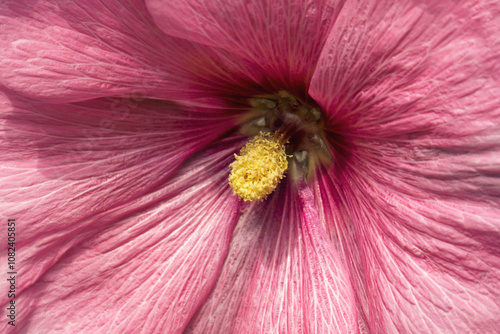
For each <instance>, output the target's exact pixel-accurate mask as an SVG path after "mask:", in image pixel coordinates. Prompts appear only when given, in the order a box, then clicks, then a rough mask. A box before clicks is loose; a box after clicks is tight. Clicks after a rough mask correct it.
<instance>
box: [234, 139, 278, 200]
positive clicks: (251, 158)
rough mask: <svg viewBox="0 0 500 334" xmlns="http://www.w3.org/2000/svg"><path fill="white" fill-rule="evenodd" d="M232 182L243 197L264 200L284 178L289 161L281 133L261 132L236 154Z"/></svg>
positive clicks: (237, 193)
mask: <svg viewBox="0 0 500 334" xmlns="http://www.w3.org/2000/svg"><path fill="white" fill-rule="evenodd" d="M234 157H235V159H236V160H235V161H234V162H233V163H232V164H231V165H230V167H231V174H230V175H229V185H230V186H231V188H232V189H233V192H234V194H235V195H238V197H239V198H240V199H242V200H244V201H250V202H255V201H263V200H264V199H266V198H267V196H268V195H269V194H271V193H272V192H273V191H274V189H276V187H277V186H278V184H279V182H280V181H281V179H283V177H284V175H285V173H286V171H287V169H288V161H287V157H288V156H287V154H286V153H285V142H284V139H283V137H282V136H275V135H271V134H270V133H267V132H260V133H259V134H258V135H257V136H255V137H253V138H252V139H251V140H250V141H248V142H247V143H246V144H245V146H243V148H242V149H241V151H240V155H236V154H235V155H234Z"/></svg>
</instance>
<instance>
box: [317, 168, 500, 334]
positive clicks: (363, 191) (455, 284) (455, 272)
mask: <svg viewBox="0 0 500 334" xmlns="http://www.w3.org/2000/svg"><path fill="white" fill-rule="evenodd" d="M498 162H499V161H498V159H497V166H498ZM376 167H380V166H373V168H376ZM440 167H444V166H440ZM401 176H406V175H404V174H403V175H401ZM401 176H400V178H399V179H393V180H394V181H393V182H394V184H393V185H389V184H388V183H384V182H381V181H377V178H388V177H389V171H388V170H387V169H385V170H384V169H383V168H381V169H380V173H379V174H375V173H372V174H370V175H367V177H365V178H364V177H362V176H360V175H356V173H355V172H354V171H353V170H352V169H351V168H349V172H347V171H346V172H345V173H344V174H342V175H341V176H339V177H335V178H334V177H331V176H326V175H325V177H323V178H322V179H321V180H320V189H321V193H320V194H319V195H318V200H320V201H322V203H323V204H324V212H323V213H322V214H321V216H322V217H323V218H324V219H325V220H324V221H325V224H327V225H328V226H329V230H330V232H331V238H332V239H333V240H334V242H335V243H336V244H337V245H338V247H339V248H341V249H342V252H341V254H342V258H343V259H344V261H345V262H346V263H348V264H349V267H350V268H349V269H350V273H351V276H352V277H356V286H357V288H356V292H357V298H358V300H360V308H361V310H362V313H363V314H364V315H365V316H366V319H365V321H366V323H367V325H368V328H369V330H370V332H373V333H495V332H496V329H497V327H498V321H499V320H500V317H499V314H500V303H499V300H500V293H499V291H500V290H499V287H500V284H499V283H500V259H499V257H498V254H499V253H500V246H499V245H500V243H499V240H500V219H499V217H500V207H499V205H498V201H497V200H495V199H494V197H493V196H492V197H491V198H490V203H487V202H482V201H480V200H476V201H469V200H464V199H463V198H462V197H464V194H465V192H466V191H467V190H466V189H462V190H457V189H456V191H455V193H453V191H452V188H454V187H453V185H450V186H449V187H448V188H443V189H442V192H443V193H445V194H443V195H437V194H435V193H431V192H426V191H425V190H426V189H419V188H417V187H409V186H408V184H406V181H405V179H404V177H403V178H402V177H401ZM418 176H420V177H422V175H418ZM347 177H349V183H347V182H344V181H342V180H345V178H347ZM443 178H447V179H448V181H450V183H455V185H456V184H457V183H458V180H457V179H458V177H457V175H453V173H452V172H451V173H446V175H443ZM414 179H416V177H414ZM440 179H441V178H437V180H438V181H439V180H440ZM427 181H428V182H430V181H431V180H427ZM462 183H463V186H464V187H465V186H467V185H468V186H469V187H471V188H472V187H473V186H474V184H473V182H470V183H469V182H467V181H462ZM496 185H497V187H498V181H497V182H496ZM497 189H498V188H497ZM410 191H411V192H413V194H410V193H409V192H410Z"/></svg>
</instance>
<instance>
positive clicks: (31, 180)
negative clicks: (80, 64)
mask: <svg viewBox="0 0 500 334" xmlns="http://www.w3.org/2000/svg"><path fill="white" fill-rule="evenodd" d="M0 110H1V114H0V116H1V137H0V140H1V143H0V150H1V151H0V154H1V156H2V166H1V168H0V198H2V201H1V203H0V212H1V215H2V217H4V218H6V217H9V218H15V219H16V220H17V222H18V226H17V233H18V238H17V240H18V241H17V242H18V243H17V246H18V249H17V251H16V254H17V259H18V273H19V276H20V277H22V279H21V280H19V281H18V285H17V291H18V292H21V291H23V290H24V289H25V288H26V287H28V286H29V285H31V284H33V283H34V282H35V281H36V280H37V279H38V278H39V277H40V276H41V275H42V274H43V273H44V272H45V271H46V270H47V269H48V268H50V267H51V266H52V265H53V264H54V263H55V262H57V261H58V260H59V259H60V258H61V256H62V255H63V254H64V253H65V252H67V251H68V250H69V249H71V248H72V247H76V246H77V245H79V244H80V243H82V242H83V241H85V240H87V239H89V238H92V237H93V236H95V235H98V234H101V233H103V231H104V230H107V229H113V228H114V227H116V224H117V222H119V221H121V220H122V219H123V218H124V217H127V216H130V215H131V214H133V213H135V212H139V211H140V210H142V209H144V208H147V207H149V206H151V205H155V204H156V201H158V200H160V199H159V198H157V197H154V196H151V195H150V194H151V193H152V192H154V191H156V189H158V188H159V187H161V186H162V185H163V184H164V183H165V182H166V181H167V180H168V179H169V178H170V176H171V175H172V173H173V172H174V171H175V170H176V169H177V168H178V166H179V165H181V164H182V163H183V162H184V160H186V159H187V158H188V157H190V156H191V155H192V154H194V153H196V152H198V151H200V150H202V149H204V148H205V147H206V146H207V145H209V144H210V143H211V142H213V141H215V140H217V139H218V138H219V137H220V136H221V135H223V134H224V133H226V132H228V131H230V130H231V128H232V127H233V125H234V119H233V118H232V117H231V114H229V113H227V112H225V111H223V110H221V109H214V110H207V109H201V108H199V109H193V108H188V107H182V106H180V105H176V104H173V103H167V102H162V101H154V100H144V99H142V100H138V99H137V100H134V99H122V98H112V99H104V98H102V99H97V100H92V101H87V102H81V103H73V104H58V105H51V104H45V103H34V102H28V101H25V100H21V99H17V100H15V99H14V98H13V95H11V100H10V101H9V100H7V99H5V98H4V99H2V100H1V107H0ZM185 218H186V220H187V219H188V217H187V216H186V217H185ZM186 223H187V222H186ZM0 238H1V239H0V241H2V242H3V241H5V238H6V235H5V234H4V235H1V236H0ZM6 244H7V243H6V242H3V243H2V245H3V246H2V247H5V246H6ZM6 255H7V253H6V252H2V253H1V254H0V260H1V261H4V263H6ZM5 284H6V281H5V280H2V283H1V284H0V285H1V286H2V287H4V286H5ZM6 299H7V295H6V294H5V295H2V296H1V297H0V300H1V301H3V302H5V300H6Z"/></svg>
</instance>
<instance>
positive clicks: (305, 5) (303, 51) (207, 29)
mask: <svg viewBox="0 0 500 334" xmlns="http://www.w3.org/2000/svg"><path fill="white" fill-rule="evenodd" d="M343 2H344V1H333V0H324V1H315V0H293V1H289V0H277V1H268V0H259V1H250V2H248V1H233V0H222V1H221V0H208V1H206V0H187V1H185V0H182V1H179V0H147V1H146V3H147V6H148V8H149V10H150V12H151V15H152V16H153V18H154V19H155V22H156V23H157V24H158V26H159V27H160V28H161V29H162V30H163V31H164V32H165V33H167V34H169V35H172V36H176V37H179V38H185V39H188V40H191V41H195V42H198V43H201V44H206V45H210V46H215V47H221V48H224V49H226V50H228V51H230V52H232V53H234V54H238V55H240V56H243V57H244V58H246V59H248V60H250V61H251V62H253V63H254V67H255V69H257V70H259V69H262V70H263V72H264V73H266V76H267V78H268V79H269V80H271V82H274V83H275V84H277V86H274V87H272V88H273V89H277V90H280V89H287V90H289V91H294V92H297V93H300V94H302V95H303V93H304V91H305V90H304V88H307V87H308V84H309V81H310V78H311V76H312V71H313V70H314V67H315V65H316V61H317V59H318V57H319V54H320V52H321V49H322V46H323V44H324V42H325V38H326V36H327V34H328V32H329V28H330V27H331V25H332V23H333V22H334V21H335V18H336V16H337V15H338V13H339V11H340V10H341V8H342V5H343Z"/></svg>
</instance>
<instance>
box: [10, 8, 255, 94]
mask: <svg viewBox="0 0 500 334" xmlns="http://www.w3.org/2000/svg"><path fill="white" fill-rule="evenodd" d="M0 53H1V54H2V59H0V82H1V83H2V84H3V85H4V86H6V87H8V88H9V89H12V90H14V91H16V92H18V93H20V94H23V95H24V96H25V97H29V98H33V99H37V100H42V101H50V102H74V101H82V100H88V99H92V98H99V97H103V96H115V95H117V94H135V95H140V96H145V97H150V98H159V99H164V100H180V99H186V98H193V97H198V96H207V95H208V94H209V93H210V92H213V91H214V90H216V88H217V87H218V88H220V87H221V86H222V87H224V88H228V87H233V86H236V87H241V86H244V87H243V88H245V89H246V90H248V89H251V87H249V86H248V85H250V86H251V85H252V84H253V83H254V82H255V81H259V80H261V79H260V76H261V74H259V73H257V72H256V71H252V72H250V71H247V70H246V69H245V66H246V65H245V64H244V62H240V61H239V60H238V59H236V58H235V57H233V56H230V55H228V54H227V53H224V52H218V51H217V50H215V49H214V48H210V47H205V46H201V45H198V44H196V43H191V42H188V41H186V40H181V39H178V38H173V37H170V36H166V35H165V34H164V33H163V32H162V31H161V30H160V29H158V28H157V27H156V24H155V23H154V22H153V20H152V18H151V16H150V14H149V12H148V11H147V9H146V8H145V4H144V3H143V1H140V0H126V1H117V0H113V1H101V0H91V1H64V0H49V1H36V0H20V1H17V0H15V1H14V0H12V1H11V0H8V1H3V2H2V3H1V4H0ZM214 86H215V87H214ZM234 89H235V88H233V89H229V90H230V91H232V90H234Z"/></svg>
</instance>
